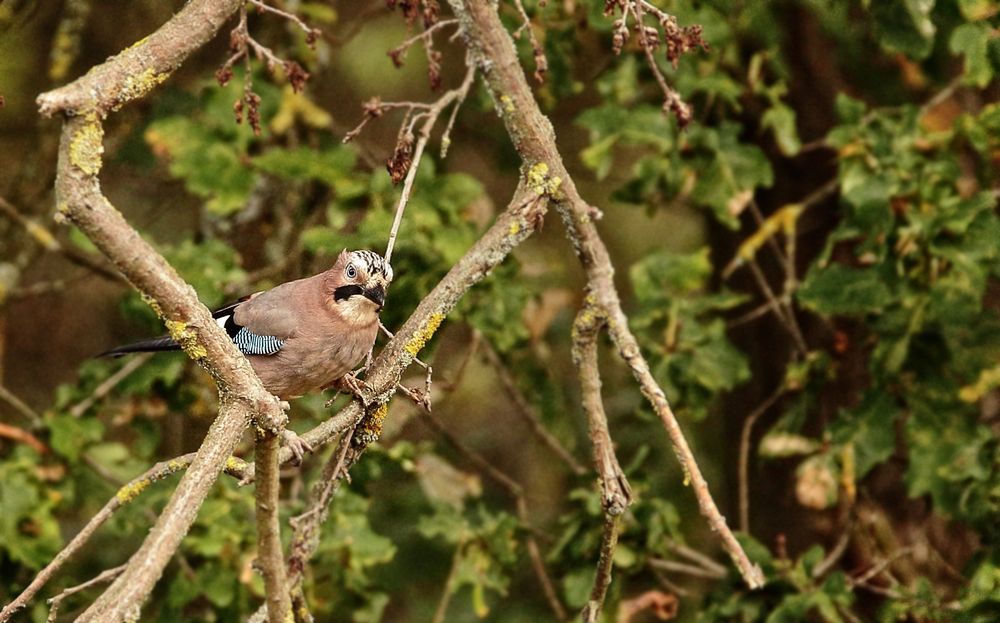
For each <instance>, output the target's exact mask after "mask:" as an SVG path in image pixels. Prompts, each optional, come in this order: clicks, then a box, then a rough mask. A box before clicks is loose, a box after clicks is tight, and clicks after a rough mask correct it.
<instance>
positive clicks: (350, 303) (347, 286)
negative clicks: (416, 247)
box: [327, 249, 392, 315]
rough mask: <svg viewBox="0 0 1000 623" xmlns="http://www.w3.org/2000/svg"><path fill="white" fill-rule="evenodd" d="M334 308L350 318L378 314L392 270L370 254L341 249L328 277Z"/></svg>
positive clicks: (390, 279)
mask: <svg viewBox="0 0 1000 623" xmlns="http://www.w3.org/2000/svg"><path fill="white" fill-rule="evenodd" d="M327 274H328V275H329V277H328V279H329V281H328V284H329V288H330V290H331V292H332V295H333V301H334V304H335V305H337V306H338V307H340V308H342V309H343V310H345V311H350V312H353V313H352V314H351V315H359V314H362V313H366V312H367V313H371V312H374V313H376V314H377V313H378V312H380V311H382V306H383V305H384V304H385V291H386V289H388V287H389V283H390V282H391V281H392V267H391V266H389V264H388V263H387V262H386V261H385V260H384V259H382V256H381V255H379V254H378V253H375V252H373V251H367V250H361V251H348V250H347V249H344V250H343V251H341V253H340V255H339V256H338V257H337V261H336V262H335V263H334V265H333V268H331V269H330V270H329V271H328V273H327Z"/></svg>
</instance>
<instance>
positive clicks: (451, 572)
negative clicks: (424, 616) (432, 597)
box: [431, 542, 465, 623]
mask: <svg viewBox="0 0 1000 623" xmlns="http://www.w3.org/2000/svg"><path fill="white" fill-rule="evenodd" d="M464 546H465V543H463V542H459V543H458V544H457V545H456V546H455V553H454V554H453V555H452V557H451V566H450V567H449V568H448V577H446V578H445V580H444V588H442V589H441V598H440V599H438V604H437V607H436V608H435V609H434V618H432V619H431V623H444V620H445V619H444V618H445V616H446V615H447V614H448V604H450V603H451V596H452V595H453V594H454V593H455V579H456V578H457V577H458V569H459V565H460V564H461V563H462V548H463V547H464Z"/></svg>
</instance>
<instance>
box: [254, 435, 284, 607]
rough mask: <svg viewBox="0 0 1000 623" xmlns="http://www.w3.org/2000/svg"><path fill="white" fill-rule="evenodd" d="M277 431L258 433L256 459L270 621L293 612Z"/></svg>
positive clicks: (260, 554) (260, 549) (260, 560)
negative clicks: (280, 504) (280, 507)
mask: <svg viewBox="0 0 1000 623" xmlns="http://www.w3.org/2000/svg"><path fill="white" fill-rule="evenodd" d="M278 446H279V437H278V435H276V434H274V433H271V432H268V431H263V432H262V433H261V434H259V435H258V436H257V443H256V451H255V452H254V460H255V461H256V463H257V464H258V465H260V476H259V477H258V478H257V485H256V488H257V490H256V494H257V496H256V497H257V504H256V511H257V565H258V566H259V567H260V571H261V574H262V575H263V576H264V591H265V596H266V598H267V619H268V621H270V623H284V621H285V618H286V617H287V616H288V615H289V614H291V611H292V601H291V599H290V598H289V593H288V584H287V583H286V580H285V556H284V554H283V553H282V551H281V523H280V521H279V517H278V502H279V496H278V494H279V492H280V491H281V484H280V482H279V480H278V477H279V472H280V470H279V469H278Z"/></svg>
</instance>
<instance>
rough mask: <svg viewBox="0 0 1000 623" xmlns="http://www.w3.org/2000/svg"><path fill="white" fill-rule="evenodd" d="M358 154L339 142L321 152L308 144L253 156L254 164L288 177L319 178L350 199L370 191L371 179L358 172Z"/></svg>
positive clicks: (279, 175)
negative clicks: (356, 165) (369, 182)
mask: <svg viewBox="0 0 1000 623" xmlns="http://www.w3.org/2000/svg"><path fill="white" fill-rule="evenodd" d="M356 162H357V155H356V153H355V151H354V149H353V148H352V147H350V146H344V145H337V146H334V147H332V148H328V149H324V150H322V151H317V150H314V149H309V148H307V147H299V148H297V149H269V150H268V151H266V152H264V153H263V154H261V155H260V156H257V157H256V158H254V159H253V163H254V166H256V167H257V168H259V169H261V170H262V171H266V172H267V173H270V174H272V175H276V176H278V177H282V178H285V179H288V180H316V181H319V182H323V183H324V184H326V185H327V186H329V187H330V188H332V189H333V190H334V192H335V193H336V198H337V199H338V200H340V201H349V200H351V199H355V198H357V197H361V196H362V195H365V194H367V192H368V180H367V178H366V176H362V175H360V174H358V173H356V172H355V171H354V166H355V164H356Z"/></svg>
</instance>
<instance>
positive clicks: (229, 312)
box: [213, 299, 285, 355]
mask: <svg viewBox="0 0 1000 623" xmlns="http://www.w3.org/2000/svg"><path fill="white" fill-rule="evenodd" d="M244 300H246V299H242V300H240V301H237V302H236V303H234V304H232V305H227V306H226V307H223V308H222V309H220V310H218V311H216V312H215V313H214V314H213V316H215V321H216V322H218V323H219V325H220V326H221V327H222V328H224V329H225V330H226V333H228V334H229V337H230V338H232V340H233V344H236V347H237V348H239V349H240V352H241V353H243V354H244V355H273V354H275V353H277V352H278V351H279V350H281V347H282V346H284V345H285V340H283V339H281V338H278V337H275V336H273V335H257V334H256V333H254V332H253V331H251V330H250V329H248V328H246V327H244V326H242V325H240V324H237V322H236V319H235V318H234V316H235V312H236V306H237V305H239V304H240V303H242V302H243V301H244Z"/></svg>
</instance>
